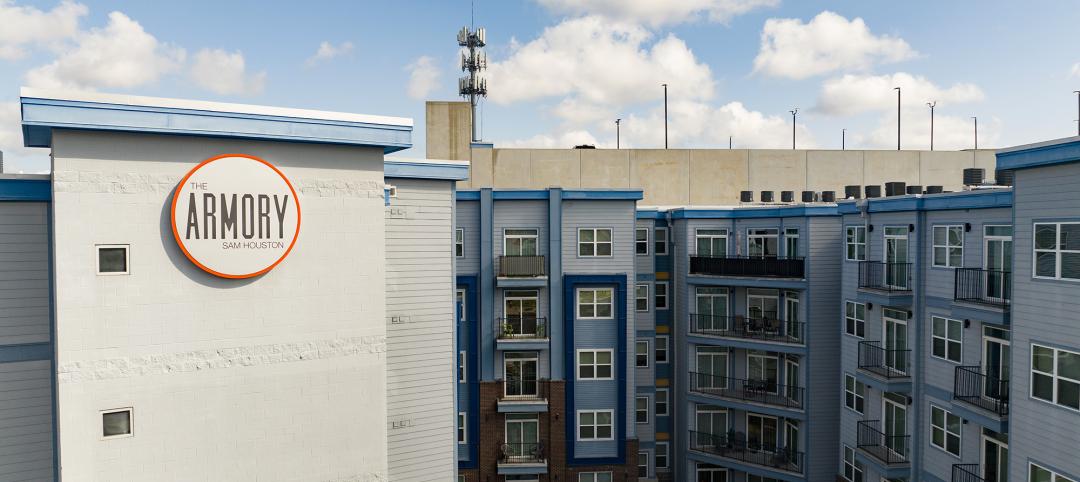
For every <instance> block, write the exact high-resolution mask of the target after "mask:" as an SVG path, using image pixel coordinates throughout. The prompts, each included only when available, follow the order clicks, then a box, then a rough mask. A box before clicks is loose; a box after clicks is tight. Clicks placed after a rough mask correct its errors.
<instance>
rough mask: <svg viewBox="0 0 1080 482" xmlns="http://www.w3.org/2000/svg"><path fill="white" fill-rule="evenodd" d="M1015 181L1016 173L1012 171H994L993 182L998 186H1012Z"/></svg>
mask: <svg viewBox="0 0 1080 482" xmlns="http://www.w3.org/2000/svg"><path fill="white" fill-rule="evenodd" d="M1015 181H1016V171H1013V170H1012V169H998V170H996V171H994V182H995V183H997V185H998V186H1012V185H1013V182H1015Z"/></svg>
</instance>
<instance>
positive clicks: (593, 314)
mask: <svg viewBox="0 0 1080 482" xmlns="http://www.w3.org/2000/svg"><path fill="white" fill-rule="evenodd" d="M612 296H613V290H612V289H611V288H583V289H580V290H578V300H577V303H578V306H577V308H578V309H577V317H578V319H583V320H590V319H609V318H611V317H612V310H613V308H614V305H613V303H612Z"/></svg>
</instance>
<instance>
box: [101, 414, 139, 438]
mask: <svg viewBox="0 0 1080 482" xmlns="http://www.w3.org/2000/svg"><path fill="white" fill-rule="evenodd" d="M132 435H133V432H132V423H131V409H130V408H121V409H117V410H107V411H104V412H101V438H106V439H110V438H121V437H130V436H132Z"/></svg>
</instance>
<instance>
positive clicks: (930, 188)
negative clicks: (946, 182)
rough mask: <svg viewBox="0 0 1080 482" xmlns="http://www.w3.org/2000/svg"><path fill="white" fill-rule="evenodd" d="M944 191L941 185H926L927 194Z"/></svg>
mask: <svg viewBox="0 0 1080 482" xmlns="http://www.w3.org/2000/svg"><path fill="white" fill-rule="evenodd" d="M943 191H944V188H942V187H941V186H926V194H941V193H942V192H943Z"/></svg>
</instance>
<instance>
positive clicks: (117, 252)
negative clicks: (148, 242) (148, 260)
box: [96, 244, 129, 275]
mask: <svg viewBox="0 0 1080 482" xmlns="http://www.w3.org/2000/svg"><path fill="white" fill-rule="evenodd" d="M96 248H97V273H98V274H100V275H116V274H129V272H128V245H126V244H99V245H97V246H96Z"/></svg>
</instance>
